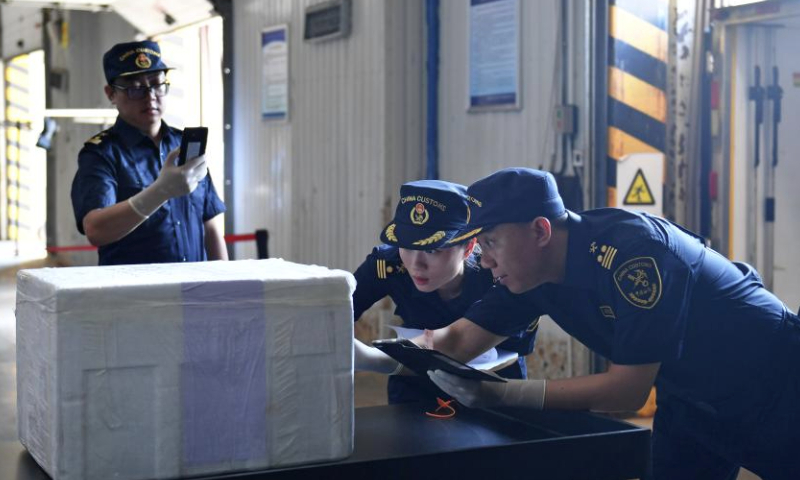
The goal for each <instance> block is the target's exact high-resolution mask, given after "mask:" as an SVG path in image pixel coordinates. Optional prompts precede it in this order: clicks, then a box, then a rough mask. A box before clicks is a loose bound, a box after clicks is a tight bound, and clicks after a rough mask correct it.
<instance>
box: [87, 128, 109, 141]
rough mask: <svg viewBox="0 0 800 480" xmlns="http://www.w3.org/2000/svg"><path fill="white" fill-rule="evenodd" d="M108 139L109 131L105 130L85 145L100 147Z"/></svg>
mask: <svg viewBox="0 0 800 480" xmlns="http://www.w3.org/2000/svg"><path fill="white" fill-rule="evenodd" d="M107 137H108V130H104V131H102V132H100V133H98V134H97V135H95V136H94V137H92V138H90V139H89V140H86V142H84V143H88V144H91V145H100V144H101V143H103V140H105V139H106V138H107Z"/></svg>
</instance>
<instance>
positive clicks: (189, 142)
mask: <svg viewBox="0 0 800 480" xmlns="http://www.w3.org/2000/svg"><path fill="white" fill-rule="evenodd" d="M207 141H208V128H206V127H192V128H186V129H184V130H183V138H182V139H181V152H180V155H179V156H178V165H183V164H184V163H186V160H187V159H191V158H195V157H199V156H200V155H203V154H205V153H206V142H207Z"/></svg>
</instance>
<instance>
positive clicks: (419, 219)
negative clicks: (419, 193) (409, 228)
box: [410, 203, 430, 225]
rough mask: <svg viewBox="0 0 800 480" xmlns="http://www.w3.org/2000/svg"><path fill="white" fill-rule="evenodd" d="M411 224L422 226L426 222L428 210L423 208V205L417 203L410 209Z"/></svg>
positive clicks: (428, 215)
mask: <svg viewBox="0 0 800 480" xmlns="http://www.w3.org/2000/svg"><path fill="white" fill-rule="evenodd" d="M410 216H411V223H413V224H414V225H422V224H424V223H425V222H427V221H428V218H429V217H430V214H429V213H428V210H427V209H426V208H425V205H423V204H421V203H417V204H416V205H414V208H413V209H411V215H410Z"/></svg>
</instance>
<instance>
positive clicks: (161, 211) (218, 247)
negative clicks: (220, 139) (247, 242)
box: [72, 41, 228, 265]
mask: <svg viewBox="0 0 800 480" xmlns="http://www.w3.org/2000/svg"><path fill="white" fill-rule="evenodd" d="M103 69H104V71H105V77H106V80H107V81H108V85H106V86H105V93H106V96H107V97H108V99H109V100H110V101H111V103H113V104H114V105H115V106H116V108H117V111H118V112H119V115H118V117H117V121H116V123H115V124H114V126H113V127H111V128H110V129H108V130H106V131H104V132H101V133H99V134H98V135H96V136H94V137H92V138H91V139H89V140H88V141H87V142H86V144H85V145H84V147H83V149H81V151H80V153H79V154H78V172H77V173H76V174H75V179H74V180H73V183H72V207H73V210H74V212H75V220H76V223H77V227H78V230H79V231H80V232H81V233H83V234H85V235H86V237H87V239H88V240H89V242H90V243H91V244H92V245H96V246H97V247H98V255H99V263H100V265H113V264H131V263H162V262H197V261H203V260H207V259H211V260H227V258H228V254H227V250H226V249H225V243H224V240H223V238H222V223H221V222H222V215H220V214H222V213H223V212H224V211H225V205H224V204H223V203H222V201H221V200H220V199H219V196H217V192H216V190H215V189H214V184H213V183H212V182H211V177H209V176H208V175H207V172H208V169H207V167H206V161H205V157H204V156H199V157H195V158H193V159H188V160H187V162H186V164H185V165H182V166H178V165H177V164H176V160H177V158H178V150H179V147H180V142H181V131H180V130H178V129H176V128H172V127H170V126H169V125H167V124H166V122H164V120H163V119H162V115H163V113H164V112H163V110H164V97H165V96H166V95H167V93H168V92H169V82H168V81H167V77H166V72H167V70H169V68H168V67H167V66H166V65H165V64H164V62H163V61H162V59H161V51H160V49H159V47H158V44H157V43H155V42H151V41H143V42H130V43H121V44H117V45H115V46H114V47H112V48H111V50H109V51H108V52H106V54H105V55H104V56H103Z"/></svg>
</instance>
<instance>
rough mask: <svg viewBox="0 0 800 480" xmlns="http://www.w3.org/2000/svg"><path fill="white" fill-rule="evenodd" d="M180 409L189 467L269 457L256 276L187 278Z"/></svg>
mask: <svg viewBox="0 0 800 480" xmlns="http://www.w3.org/2000/svg"><path fill="white" fill-rule="evenodd" d="M182 291H183V301H184V310H183V338H184V346H183V352H184V353H183V355H184V363H183V366H182V371H181V402H182V403H181V409H182V422H183V424H182V427H183V462H184V465H185V466H198V465H208V464H215V463H220V462H241V461H243V460H251V459H259V458H265V456H266V452H267V435H266V427H267V419H266V403H267V376H266V365H265V363H266V359H265V350H266V346H265V341H266V323H265V314H264V305H263V303H261V302H258V301H253V300H254V299H259V298H261V297H262V296H263V295H264V293H263V285H262V284H261V283H260V282H256V281H241V282H224V283H223V282H220V283H213V284H208V283H202V284H201V283H187V284H184V285H183V286H182Z"/></svg>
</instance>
